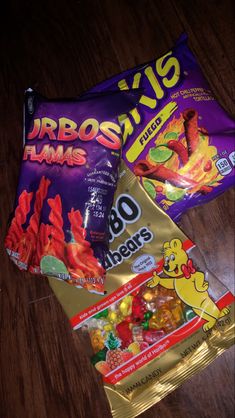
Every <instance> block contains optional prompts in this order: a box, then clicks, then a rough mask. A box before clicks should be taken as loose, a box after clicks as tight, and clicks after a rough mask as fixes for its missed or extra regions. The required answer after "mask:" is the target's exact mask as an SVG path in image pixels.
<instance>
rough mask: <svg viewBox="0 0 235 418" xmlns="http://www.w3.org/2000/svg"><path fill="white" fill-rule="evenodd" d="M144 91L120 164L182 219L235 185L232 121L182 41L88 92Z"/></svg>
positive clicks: (132, 114) (127, 130)
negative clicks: (155, 57)
mask: <svg viewBox="0 0 235 418" xmlns="http://www.w3.org/2000/svg"><path fill="white" fill-rule="evenodd" d="M139 87H141V88H143V89H144V93H143V95H142V96H141V98H140V101H139V103H138V105H137V107H135V108H134V109H132V111H131V112H129V114H128V117H126V116H127V115H125V117H126V119H125V121H124V126H125V129H124V134H123V138H124V141H125V143H124V147H123V159H124V161H125V163H126V164H127V165H128V167H129V168H130V169H131V170H132V171H133V172H134V173H135V174H136V176H138V177H139V179H140V181H141V184H142V186H143V187H144V188H145V190H146V191H147V192H148V193H149V195H150V196H151V197H152V198H153V199H154V200H155V201H156V202H157V203H158V204H159V205H160V206H161V207H162V208H163V209H164V210H165V211H166V212H167V213H168V215H169V216H170V217H171V218H172V219H174V220H178V219H179V217H180V216H181V215H182V213H184V212H185V211H186V210H187V209H189V208H191V207H193V206H196V205H200V204H202V203H205V202H208V201H210V200H212V199H214V198H215V197H216V196H218V195H219V194H220V193H222V192H223V191H225V190H226V189H227V188H228V187H230V186H231V185H233V184H234V166H235V142H234V141H235V122H234V121H233V120H232V119H231V118H230V117H229V116H228V114H227V113H226V112H225V111H224V110H223V109H222V107H221V106H220V105H219V104H218V102H217V101H216V99H215V98H214V96H213V94H212V92H211V90H210V87H209V85H208V83H207V81H206V79H205V77H204V75H203V73H202V71H201V69H200V67H199V65H198V63H197V61H196V59H195V57H194V56H193V54H192V52H191V51H190V49H189V48H188V46H187V36H186V35H182V36H181V37H180V39H179V40H178V42H177V43H176V45H175V47H174V48H173V49H172V50H171V51H169V52H168V53H166V54H165V55H164V56H163V57H161V58H159V59H157V60H154V61H151V62H149V63H147V64H145V65H141V66H138V67H135V68H133V69H131V70H127V71H124V72H123V73H121V74H118V75H116V76H114V77H112V78H111V79H109V80H106V81H104V82H103V83H100V84H98V85H97V86H95V87H94V88H93V89H92V90H91V91H93V92H94V91H104V90H113V89H115V88H119V89H120V90H126V89H130V88H139Z"/></svg>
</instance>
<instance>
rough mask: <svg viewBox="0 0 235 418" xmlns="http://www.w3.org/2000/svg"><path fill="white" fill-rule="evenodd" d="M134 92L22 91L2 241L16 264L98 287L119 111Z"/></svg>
mask: <svg viewBox="0 0 235 418" xmlns="http://www.w3.org/2000/svg"><path fill="white" fill-rule="evenodd" d="M139 97H140V93H139V92H138V91H135V92H133V91H131V92H130V91H129V92H120V91H115V92H112V93H101V94H91V95H89V97H88V96H87V97H83V98H77V99H71V100H49V99H46V98H44V97H42V96H40V95H39V94H37V93H36V92H35V91H33V90H32V89H28V90H27V91H26V94H25V127H24V128H25V129H24V131H25V134H24V135H25V138H24V142H25V144H24V151H23V157H22V164H21V170H20V176H19V184H18V189H17V196H16V204H15V211H14V214H13V217H12V220H11V223H10V226H9V230H8V233H7V236H6V239H5V247H6V250H7V252H8V254H9V256H10V258H11V259H12V260H13V261H14V263H15V264H16V265H17V266H18V267H19V268H20V269H21V270H29V271H31V272H32V273H36V274H44V275H47V276H53V277H56V278H58V279H61V280H66V281H67V282H68V283H70V284H73V285H75V286H76V287H84V288H86V289H87V290H89V291H91V292H95V293H104V279H105V268H104V264H105V256H106V253H107V251H108V241H109V224H108V217H109V214H110V210H111V207H112V202H113V196H114V192H115V189H116V183H117V178H118V166H119V162H120V156H121V147H122V133H121V126H120V124H119V122H118V115H119V114H121V113H123V112H128V111H129V110H130V109H131V108H133V106H135V105H136V103H137V101H138V99H139Z"/></svg>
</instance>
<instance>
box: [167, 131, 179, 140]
mask: <svg viewBox="0 0 235 418" xmlns="http://www.w3.org/2000/svg"><path fill="white" fill-rule="evenodd" d="M164 138H165V139H178V134H177V133H176V132H167V134H166V135H164Z"/></svg>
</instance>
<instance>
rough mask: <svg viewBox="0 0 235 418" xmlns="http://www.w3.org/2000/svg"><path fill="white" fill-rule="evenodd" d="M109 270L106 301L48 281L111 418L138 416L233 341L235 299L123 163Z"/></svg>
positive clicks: (114, 210)
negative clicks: (86, 339) (84, 337)
mask: <svg viewBox="0 0 235 418" xmlns="http://www.w3.org/2000/svg"><path fill="white" fill-rule="evenodd" d="M105 266H106V270H107V281H106V283H107V286H106V289H107V294H106V295H105V296H101V295H91V294H89V293H88V292H85V291H84V290H80V291H79V290H77V289H76V288H74V287H72V286H66V284H65V283H63V282H59V281H55V280H53V279H52V278H49V280H50V285H51V287H52V289H53V291H54V292H55V294H56V296H57V298H58V299H59V301H60V302H61V304H62V306H63V308H64V310H65V312H66V313H67V315H68V317H69V319H70V322H71V325H72V326H73V328H74V329H77V328H80V327H82V329H83V332H85V333H88V334H89V336H90V341H91V346H92V349H93V355H92V357H91V362H92V363H93V365H94V366H95V367H96V369H97V370H98V371H99V372H100V373H101V374H102V375H103V381H104V389H105V392H106V394H107V397H108V400H109V403H110V408H111V411H112V414H113V416H114V417H116V418H123V417H128V418H131V417H133V418H134V417H135V416H137V415H139V414H140V413H142V412H144V411H145V410H146V409H147V408H149V407H151V406H152V405H154V404H155V403H156V402H158V401H160V399H162V398H163V397H164V396H166V395H167V394H168V393H170V392H171V391H173V390H174V389H175V388H177V387H178V386H179V385H181V384H182V383H183V382H184V381H185V380H186V379H187V378H189V377H190V376H192V375H193V374H194V373H195V372H196V371H199V370H201V369H203V368H204V367H205V366H206V365H208V364H209V363H210V362H211V361H212V360H213V359H215V358H216V357H217V356H218V355H220V354H221V353H222V352H223V351H224V350H225V349H227V348H228V347H230V346H231V345H232V344H233V338H234V296H233V295H232V294H231V293H230V292H229V291H228V290H227V289H226V288H225V287H224V286H223V285H222V284H221V283H220V282H219V280H218V279H217V278H216V277H215V276H213V275H212V273H210V272H209V271H208V269H207V266H206V264H205V261H204V259H203V257H202V255H201V253H200V251H199V249H198V248H197V247H196V246H195V244H194V243H193V242H192V241H191V240H190V239H189V238H188V237H187V236H186V235H185V234H184V233H183V232H182V231H181V230H180V229H179V228H178V227H177V226H176V224H175V223H174V222H173V221H172V220H171V219H170V217H169V216H168V215H167V214H166V213H165V212H164V211H163V210H162V209H161V208H160V207H158V206H157V205H155V203H154V201H153V200H152V199H151V198H150V196H149V195H148V194H147V193H146V192H145V191H144V190H143V188H142V186H141V185H140V183H139V181H138V180H137V178H136V177H135V176H134V174H133V173H132V172H131V171H130V170H129V169H128V168H127V166H126V165H125V163H124V162H122V165H121V170H120V179H119V182H118V189H117V191H116V194H115V198H114V204H113V207H112V210H111V215H110V250H109V252H108V253H107V255H106V262H105ZM80 332H81V331H80ZM87 349H88V352H89V348H87Z"/></svg>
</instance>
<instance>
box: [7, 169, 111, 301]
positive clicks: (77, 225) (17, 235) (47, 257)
mask: <svg viewBox="0 0 235 418" xmlns="http://www.w3.org/2000/svg"><path fill="white" fill-rule="evenodd" d="M50 183H51V182H50V180H48V179H46V178H45V177H44V176H43V177H42V178H41V180H40V184H39V187H38V190H37V191H36V193H35V202H34V209H33V210H34V211H33V214H32V215H31V217H30V219H29V225H28V227H27V229H24V224H25V222H26V219H27V215H28V214H29V212H30V204H31V201H32V199H33V195H34V193H33V192H31V193H27V191H26V190H24V191H23V192H22V193H21V195H20V197H19V204H18V206H17V208H16V210H15V217H14V218H13V220H12V222H11V226H10V228H9V231H8V234H7V236H6V239H5V246H6V248H7V251H8V253H9V255H10V257H11V258H12V259H13V261H14V262H15V264H17V266H18V267H19V268H20V269H21V270H27V269H28V268H29V271H31V272H32V273H42V274H45V275H50V276H55V277H58V278H60V279H63V280H66V281H67V282H68V283H69V284H72V285H75V286H77V287H84V288H86V289H87V290H89V291H93V292H97V293H103V292H104V275H105V270H104V268H103V267H102V265H101V264H100V263H99V261H98V260H97V258H96V257H95V255H94V251H93V249H92V247H91V243H90V242H89V241H87V240H86V230H85V228H83V227H82V223H83V219H82V216H81V213H80V211H79V210H75V209H74V208H72V209H71V211H70V212H69V213H68V219H69V222H70V225H71V230H69V231H68V232H69V233H70V235H71V240H70V242H68V243H67V242H66V241H65V234H64V230H63V227H64V221H63V217H62V211H63V208H62V201H61V197H60V195H59V194H57V195H56V196H55V197H54V198H49V199H47V204H48V206H49V207H50V213H49V217H48V218H49V221H50V224H45V223H40V216H41V211H42V207H43V204H44V201H45V199H46V197H47V193H48V188H49V186H50Z"/></svg>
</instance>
